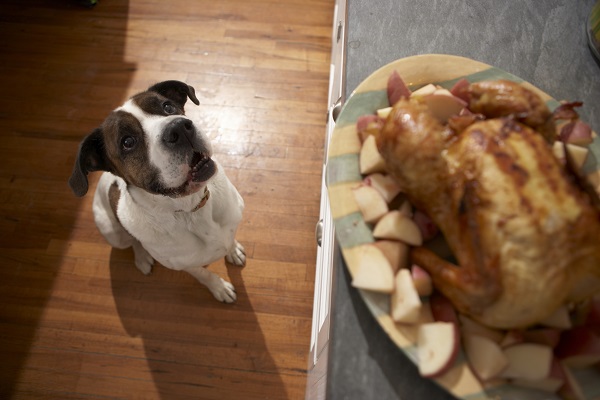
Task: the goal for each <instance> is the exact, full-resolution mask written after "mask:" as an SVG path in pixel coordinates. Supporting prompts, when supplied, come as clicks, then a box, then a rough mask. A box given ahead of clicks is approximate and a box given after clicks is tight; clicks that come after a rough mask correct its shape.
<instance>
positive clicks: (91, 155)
mask: <svg viewBox="0 0 600 400" xmlns="http://www.w3.org/2000/svg"><path fill="white" fill-rule="evenodd" d="M110 170H111V169H110V167H109V162H108V160H107V159H106V153H105V150H104V139H103V136H102V130H101V129H100V128H96V129H94V131H92V133H90V134H89V135H87V136H86V137H85V138H84V139H83V141H82V142H81V144H80V145H79V152H78V154H77V160H75V165H74V166H73V173H72V174H71V177H70V178H69V186H70V187H71V190H72V191H73V193H74V194H75V196H77V197H81V196H83V195H85V194H86V193H87V191H88V186H89V184H88V174H89V173H90V172H93V171H110Z"/></svg>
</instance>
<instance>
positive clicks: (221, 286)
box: [208, 278, 237, 303]
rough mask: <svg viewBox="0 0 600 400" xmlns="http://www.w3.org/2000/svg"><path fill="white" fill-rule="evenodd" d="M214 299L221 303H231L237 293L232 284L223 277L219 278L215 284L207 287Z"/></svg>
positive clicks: (235, 298)
mask: <svg viewBox="0 0 600 400" xmlns="http://www.w3.org/2000/svg"><path fill="white" fill-rule="evenodd" d="M208 289H209V290H210V292H211V293H212V294H213V296H215V299H217V300H219V301H222V302H223V303H233V302H235V301H236V300H237V294H236V293H235V288H234V287H233V285H232V284H231V283H229V282H227V281H226V280H224V279H223V278H219V280H218V281H217V282H215V284H213V285H210V286H209V287H208Z"/></svg>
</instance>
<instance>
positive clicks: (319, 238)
mask: <svg viewBox="0 0 600 400" xmlns="http://www.w3.org/2000/svg"><path fill="white" fill-rule="evenodd" d="M315 239H316V240H317V245H318V246H319V247H321V244H322V243H323V220H322V219H321V220H319V222H317V226H316V228H315Z"/></svg>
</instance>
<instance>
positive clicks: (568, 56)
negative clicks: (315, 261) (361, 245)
mask: <svg viewBox="0 0 600 400" xmlns="http://www.w3.org/2000/svg"><path fill="white" fill-rule="evenodd" d="M594 1H595V0H506V1H497V0H454V1H449V0H447V1H443V0H419V1H408V0H348V21H347V25H346V27H347V43H346V45H347V47H346V49H347V52H346V90H345V93H346V98H348V97H349V96H350V94H351V93H352V91H353V90H354V88H355V87H356V86H357V85H358V84H359V83H360V82H361V81H362V80H363V79H365V78H366V77H367V76H369V75H370V74H371V73H372V72H373V71H375V70H376V69H378V68H379V67H381V66H383V65H385V64H387V63H389V62H391V61H394V60H396V59H399V58H403V57H407V56H412V55H417V54H428V53H439V54H453V55H458V56H463V57H469V58H472V59H475V60H477V61H481V62H484V63H487V64H490V65H493V66H495V67H498V68H500V69H503V70H505V71H507V72H510V73H512V74H514V75H517V76H519V77H521V78H523V79H524V80H526V81H529V82H531V83H532V84H534V85H535V86H537V87H539V88H540V89H542V90H543V91H545V92H546V93H548V94H549V95H551V96H553V97H554V98H556V99H558V100H561V99H569V100H581V101H583V102H584V106H583V107H582V108H581V109H579V113H580V115H581V117H582V119H583V120H585V121H587V122H588V123H589V124H590V125H591V126H592V127H593V128H594V130H596V131H599V130H600V106H599V105H600V67H599V65H598V63H597V62H596V61H595V59H594V58H593V56H592V54H591V52H590V50H589V48H588V45H587V36H586V32H585V22H586V20H587V16H588V13H589V12H590V10H591V8H592V6H593V4H594ZM333 292H334V293H333V300H332V314H331V315H332V317H331V318H332V330H331V337H330V345H329V352H330V353H329V360H330V361H329V368H328V382H327V398H328V399H335V400H337V399H348V400H349V399H360V400H368V399H377V400H385V399H406V400H420V399H427V400H430V399H436V400H437V399H442V400H443V399H451V398H452V397H451V396H449V395H448V394H446V393H445V392H444V391H443V390H441V389H440V388H439V387H437V386H436V385H435V384H433V383H431V382H429V381H427V380H424V379H421V378H420V377H419V375H418V372H417V370H416V368H415V367H414V366H413V365H412V364H411V363H410V361H409V360H408V359H407V358H406V357H405V356H404V355H403V354H402V352H401V351H400V350H399V349H397V348H396V346H395V345H394V344H393V343H392V342H391V340H390V339H389V338H388V337H387V335H386V334H385V333H384V332H383V330H382V329H381V328H380V327H379V325H378V324H377V322H376V321H375V319H374V318H373V317H372V316H371V314H370V313H369V311H368V309H367V308H366V306H365V304H364V303H363V301H362V299H361V297H360V295H359V294H358V293H357V291H356V290H355V289H354V288H352V287H351V286H350V285H349V275H348V273H347V271H346V269H345V267H344V265H343V264H342V263H340V264H339V265H337V266H336V267H335V271H334V285H333Z"/></svg>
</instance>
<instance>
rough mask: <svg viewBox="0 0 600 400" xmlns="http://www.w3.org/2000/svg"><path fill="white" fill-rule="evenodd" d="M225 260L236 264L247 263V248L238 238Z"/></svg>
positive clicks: (242, 264)
mask: <svg viewBox="0 0 600 400" xmlns="http://www.w3.org/2000/svg"><path fill="white" fill-rule="evenodd" d="M225 260H226V261H227V262H228V263H230V264H234V265H239V266H244V265H246V249H244V246H242V244H241V243H240V242H238V241H237V240H236V241H235V245H234V246H233V250H231V251H230V252H229V254H227V255H226V256H225Z"/></svg>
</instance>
